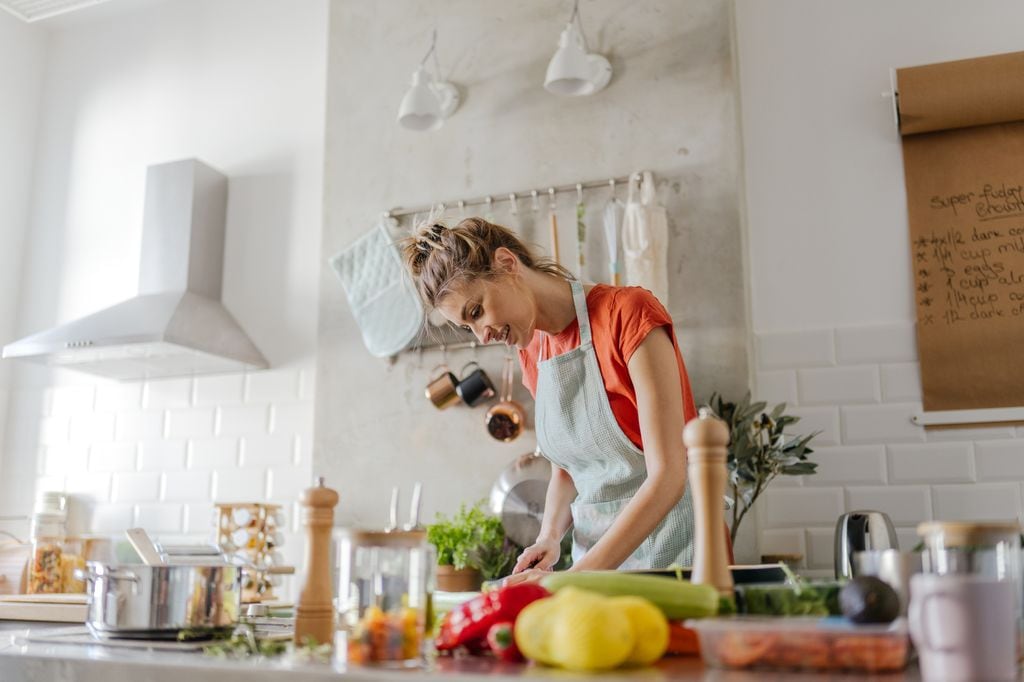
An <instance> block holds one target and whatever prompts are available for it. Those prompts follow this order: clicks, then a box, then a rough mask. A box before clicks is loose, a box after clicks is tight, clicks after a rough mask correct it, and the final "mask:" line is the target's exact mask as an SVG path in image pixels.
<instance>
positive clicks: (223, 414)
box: [217, 405, 270, 436]
mask: <svg viewBox="0 0 1024 682" xmlns="http://www.w3.org/2000/svg"><path fill="white" fill-rule="evenodd" d="M269 426H270V406H269V405H246V406H244V407H220V408H218V409H217V435H218V436H243V435H253V434H260V433H267V432H268V430H269Z"/></svg>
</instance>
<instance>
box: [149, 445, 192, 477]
mask: <svg viewBox="0 0 1024 682" xmlns="http://www.w3.org/2000/svg"><path fill="white" fill-rule="evenodd" d="M187 451H188V441H184V440H158V441H152V442H148V443H142V444H141V445H140V446H139V471H180V470H181V469H184V468H185V456H186V454H187Z"/></svg>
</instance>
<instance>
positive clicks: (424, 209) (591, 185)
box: [384, 171, 643, 218]
mask: <svg viewBox="0 0 1024 682" xmlns="http://www.w3.org/2000/svg"><path fill="white" fill-rule="evenodd" d="M642 175H643V171H637V172H635V173H633V174H632V175H626V176H622V177H618V178H610V179H608V180H592V181H590V182H577V183H575V184H572V185H560V186H558V187H548V188H547V189H545V190H536V189H534V190H525V191H521V192H506V193H504V194H486V195H483V196H479V197H473V198H472V199H456V200H455V201H443V202H440V203H436V204H430V205H427V206H417V207H415V208H404V207H402V206H398V207H396V208H393V209H391V210H390V211H385V213H384V217H385V218H398V217H400V216H406V215H413V214H414V213H429V212H431V211H433V210H435V209H438V210H440V211H442V212H443V211H444V210H445V209H447V208H450V207H458V208H460V209H461V208H465V207H467V206H493V205H494V204H496V203H498V202H499V201H507V202H509V203H512V202H513V201H517V200H519V199H529V200H530V201H532V202H533V204H532V206H531V208H532V209H533V210H534V211H536V210H538V208H539V207H538V204H537V198H538V197H539V196H540V195H541V194H547V195H548V196H551V195H552V194H563V193H566V192H582V191H583V190H587V189H599V188H601V187H609V186H611V187H613V188H614V187H615V185H620V184H621V185H625V184H628V183H629V182H630V180H634V181H636V182H639V181H640V177H641V176H642Z"/></svg>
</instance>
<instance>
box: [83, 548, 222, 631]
mask: <svg viewBox="0 0 1024 682" xmlns="http://www.w3.org/2000/svg"><path fill="white" fill-rule="evenodd" d="M82 573H83V576H82V577H83V578H84V579H85V581H86V583H87V586H86V592H87V594H88V595H89V611H88V619H87V620H86V625H88V626H89V630H90V631H91V632H92V634H93V636H94V637H98V638H101V639H106V638H136V639H173V638H175V637H177V636H178V635H179V633H181V632H182V631H187V633H188V634H189V635H194V636H196V637H201V636H203V635H208V634H213V633H215V632H218V631H222V630H225V629H227V628H232V627H234V626H235V625H237V623H238V617H239V615H240V613H241V598H242V569H241V568H240V567H238V566H233V565H231V564H227V563H216V564H211V565H169V566H145V565H142V564H138V565H135V564H132V565H117V566H113V565H109V564H104V563H100V562H94V561H90V562H88V563H87V564H86V570H85V571H83V572H82Z"/></svg>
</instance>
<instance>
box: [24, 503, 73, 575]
mask: <svg viewBox="0 0 1024 682" xmlns="http://www.w3.org/2000/svg"><path fill="white" fill-rule="evenodd" d="M64 519H65V516H64V514H62V513H53V512H39V513H36V514H33V516H32V530H31V534H32V558H31V559H30V560H29V570H28V584H27V588H26V591H27V592H28V593H29V594H55V593H58V592H63V591H64V567H63V563H62V556H63V548H62V544H63V542H64V535H65V530H64Z"/></svg>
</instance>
